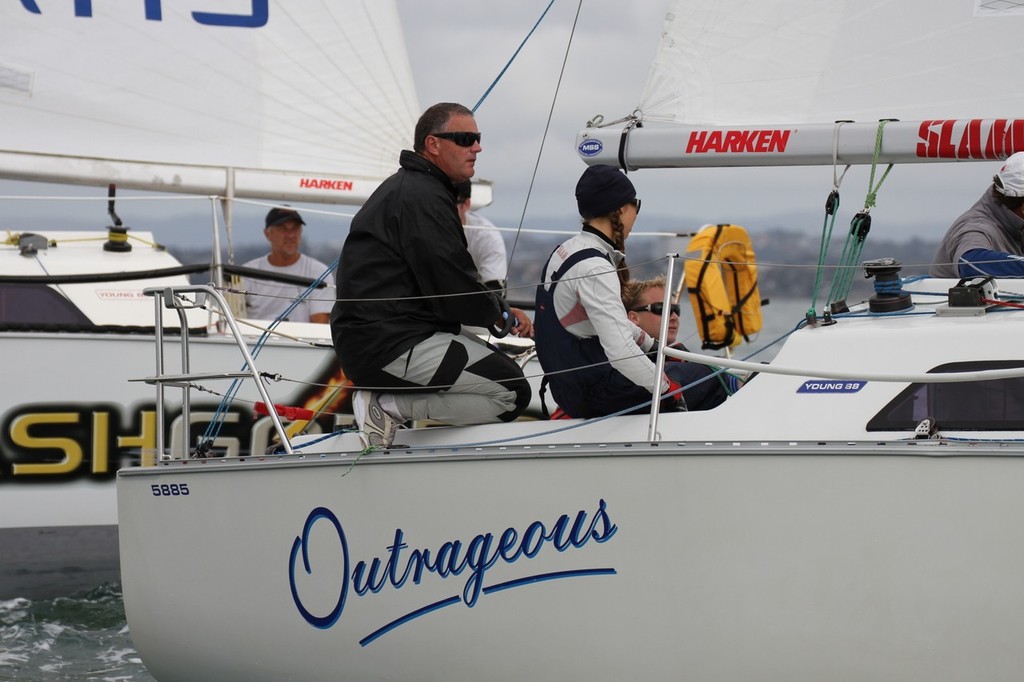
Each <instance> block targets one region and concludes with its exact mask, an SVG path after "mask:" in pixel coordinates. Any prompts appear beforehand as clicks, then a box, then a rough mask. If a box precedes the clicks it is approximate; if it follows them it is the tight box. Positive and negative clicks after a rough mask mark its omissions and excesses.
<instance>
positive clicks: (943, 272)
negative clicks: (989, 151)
mask: <svg viewBox="0 0 1024 682" xmlns="http://www.w3.org/2000/svg"><path fill="white" fill-rule="evenodd" d="M928 274H930V275H931V276H932V277H956V278H961V277H979V276H982V277H1024V152H1017V153H1016V154H1014V155H1012V156H1011V157H1010V158H1008V159H1007V160H1006V162H1005V163H1004V164H1003V166H1002V167H1001V168H1000V169H999V172H998V173H996V174H995V176H994V177H993V178H992V186H991V187H990V188H986V190H985V193H984V194H982V195H981V198H980V199H978V201H977V202H975V204H974V206H972V207H971V208H969V209H968V210H967V211H966V212H965V213H964V214H963V215H961V216H960V217H959V218H957V219H956V220H955V221H954V222H953V224H952V225H951V226H950V228H949V230H947V232H946V235H945V236H944V237H943V238H942V241H941V242H940V243H939V248H938V250H937V251H936V253H935V258H934V259H933V260H932V266H931V268H930V269H929V273H928Z"/></svg>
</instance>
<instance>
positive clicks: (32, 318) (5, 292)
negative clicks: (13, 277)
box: [0, 284, 92, 327]
mask: <svg viewBox="0 0 1024 682" xmlns="http://www.w3.org/2000/svg"><path fill="white" fill-rule="evenodd" d="M0 324H3V325H5V326H7V325H10V326H37V325H38V326H47V327H49V326H53V325H62V326H63V325H75V326H82V325H91V324H92V323H91V322H90V320H89V318H88V317H86V316H85V314H84V313H83V312H82V311H81V310H79V309H78V308H77V307H76V306H75V305H74V304H72V303H71V302H70V301H69V300H68V299H66V298H64V297H63V296H62V295H61V294H60V292H58V291H56V290H54V289H51V288H50V287H48V286H46V285H45V284H0Z"/></svg>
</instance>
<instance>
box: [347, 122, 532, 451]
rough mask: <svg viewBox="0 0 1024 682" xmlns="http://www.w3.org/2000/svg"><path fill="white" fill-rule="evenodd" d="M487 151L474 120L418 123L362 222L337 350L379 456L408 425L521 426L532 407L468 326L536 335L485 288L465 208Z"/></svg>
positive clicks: (355, 231)
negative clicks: (460, 197)
mask: <svg viewBox="0 0 1024 682" xmlns="http://www.w3.org/2000/svg"><path fill="white" fill-rule="evenodd" d="M481 151H482V147H481V146H480V132H479V129H478V128H477V125H476V121H475V120H474V118H473V114H472V112H471V111H470V110H469V109H467V108H466V107H464V106H462V105H460V104H450V103H442V104H436V105H434V106H432V107H430V108H429V109H427V111H426V112H424V113H423V115H422V116H421V117H420V119H419V121H418V122H417V124H416V132H415V141H414V147H413V150H412V151H409V150H404V151H403V152H402V154H401V157H400V165H401V168H400V169H399V170H398V172H397V173H395V174H394V175H392V176H391V177H390V178H388V179H387V180H385V181H384V182H383V183H381V185H380V187H378V188H377V190H376V191H374V193H373V194H372V195H371V196H370V198H369V199H368V200H367V201H366V203H365V204H364V205H363V207H362V208H361V209H360V210H359V212H358V213H356V215H355V217H354V218H353V219H352V225H351V228H350V231H349V235H348V237H347V238H346V240H345V245H344V247H343V248H342V250H341V261H340V263H339V265H338V299H339V300H338V302H337V303H336V304H335V306H334V310H333V311H332V313H331V331H332V335H333V338H334V347H335V350H336V351H337V353H338V357H339V358H340V360H341V366H342V368H343V369H344V370H345V374H346V375H347V376H348V377H349V378H351V379H352V380H353V381H354V382H355V383H356V385H357V386H360V387H366V389H365V390H357V391H356V392H355V393H354V394H353V400H352V402H353V410H354V412H355V415H356V420H357V422H358V423H359V427H360V429H361V431H362V433H363V434H364V439H365V442H366V445H367V446H368V447H378V448H387V447H389V446H390V445H391V442H392V440H393V439H394V434H395V429H396V428H397V426H398V424H400V423H401V422H404V421H406V420H409V419H414V420H418V419H431V420H435V421H439V422H443V423H447V424H478V423H486V422H497V421H511V420H513V419H515V418H516V417H518V416H519V415H520V414H521V413H522V411H523V410H524V409H525V408H526V406H527V405H528V404H529V401H530V386H529V383H528V382H527V381H526V379H525V378H524V377H523V372H522V370H521V369H520V368H519V366H518V365H517V364H516V363H515V362H513V361H512V360H511V359H510V358H509V357H507V356H506V355H505V354H503V353H501V352H500V351H499V350H497V349H496V348H494V347H493V346H490V345H488V344H485V343H484V342H483V341H481V340H480V339H479V338H478V337H476V336H474V335H471V334H463V333H461V327H462V325H468V326H476V327H487V326H499V327H500V326H503V324H504V319H505V316H506V315H514V316H515V318H516V321H517V322H518V323H519V326H518V327H517V328H516V329H517V330H518V333H520V334H529V333H530V332H531V329H532V326H531V323H530V321H529V318H527V317H526V316H525V315H524V314H523V313H522V312H521V311H517V310H514V311H510V309H509V308H508V306H507V304H506V303H505V302H504V301H503V300H502V299H501V298H499V297H498V295H497V294H496V293H495V292H493V291H491V290H489V289H488V288H487V287H485V286H484V285H483V284H481V283H480V282H479V280H478V275H477V270H476V267H475V266H474V265H473V259H472V257H471V256H470V255H469V251H467V249H466V238H465V235H464V233H463V229H462V223H461V221H460V220H459V214H458V210H457V208H456V203H455V197H456V190H455V184H456V183H459V182H463V181H465V180H468V179H469V178H471V177H472V176H473V174H474V166H475V163H476V156H477V154H479V153H480V152H481Z"/></svg>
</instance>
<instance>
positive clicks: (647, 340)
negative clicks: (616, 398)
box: [544, 232, 668, 392]
mask: <svg viewBox="0 0 1024 682" xmlns="http://www.w3.org/2000/svg"><path fill="white" fill-rule="evenodd" d="M583 249H598V250H600V251H601V252H602V253H606V254H608V255H609V256H610V257H611V259H612V263H615V264H616V265H615V266H613V265H612V263H609V262H608V261H607V260H605V259H604V258H585V259H584V260H582V261H580V262H579V263H577V264H575V265H574V266H572V267H571V268H569V270H568V271H567V272H566V273H565V274H564V275H562V278H561V279H560V280H559V281H558V286H557V287H555V297H554V305H555V314H556V315H557V316H558V319H559V321H561V323H562V326H563V327H565V328H566V329H567V330H568V331H569V333H571V334H573V335H574V336H578V337H580V338H589V337H593V336H596V337H598V339H599V341H600V342H601V348H603V349H604V353H605V355H607V356H608V359H609V360H610V361H611V362H612V366H613V367H615V369H617V370H618V371H619V372H621V373H622V374H623V375H624V376H625V377H626V378H628V379H629V380H630V381H632V382H633V383H635V384H637V385H638V386H643V387H644V388H646V389H648V390H650V389H651V387H652V386H654V376H655V374H654V372H655V367H654V363H653V362H651V361H650V359H649V358H648V357H647V356H646V355H645V354H644V353H646V352H647V351H649V350H651V349H653V348H654V345H655V340H654V338H652V337H651V336H649V335H648V334H647V332H645V331H644V330H643V329H640V327H638V326H636V325H635V324H633V323H632V322H630V320H629V318H628V317H627V316H626V309H625V307H623V305H622V298H621V293H620V292H621V289H620V286H619V276H618V273H617V272H616V270H615V268H616V267H617V266H618V264H620V263H621V262H622V260H623V258H624V255H623V253H622V252H621V251H618V250H617V249H615V248H614V247H613V246H612V245H611V244H610V243H609V242H608V241H606V240H605V239H604V238H603V237H601V236H599V235H596V234H593V233H591V232H581V233H579V234H577V235H575V236H573V237H571V238H570V239H568V240H567V241H565V242H563V243H562V245H561V246H559V247H558V249H556V250H555V253H554V254H553V255H552V256H551V260H550V261H549V263H548V270H547V272H545V273H544V282H545V285H547V283H550V282H551V276H552V275H553V274H554V273H555V272H556V271H557V270H558V269H559V268H560V267H562V264H563V263H564V262H565V261H566V260H567V259H568V258H569V257H570V256H571V255H572V254H574V253H576V252H577V251H582V250H583ZM667 389H668V380H667V379H665V377H664V376H663V377H662V381H661V390H660V392H664V391H665V390H667Z"/></svg>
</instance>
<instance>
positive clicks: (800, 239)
mask: <svg viewBox="0 0 1024 682" xmlns="http://www.w3.org/2000/svg"><path fill="white" fill-rule="evenodd" d="M563 239H564V236H563V235H558V236H554V235H553V236H550V237H549V236H543V235H536V234H524V235H522V236H520V238H519V241H518V243H517V244H516V252H515V255H514V257H513V262H512V267H511V270H510V273H509V278H508V279H509V284H510V286H512V287H514V289H513V290H512V291H511V292H510V297H511V298H512V299H513V300H516V301H523V300H527V301H528V300H531V299H532V298H533V288H532V287H533V286H534V285H535V284H536V283H537V281H538V279H539V276H540V269H541V267H542V265H543V263H544V261H545V260H546V259H547V257H548V255H549V254H550V253H551V250H552V249H553V248H554V247H555V246H556V245H558V244H559V243H560V242H561V241H562V240H563ZM845 239H846V233H845V230H843V231H838V230H837V234H834V235H833V239H832V242H831V244H830V247H829V257H828V262H829V263H831V264H834V263H836V262H837V261H838V259H839V257H840V255H841V254H842V251H843V244H844V241H845ZM687 241H688V240H683V239H668V238H659V239H636V240H630V242H629V252H628V258H627V261H628V263H629V264H630V269H631V274H632V275H633V276H634V277H638V278H646V277H653V276H655V275H657V274H660V273H663V272H664V256H665V254H666V253H669V252H685V250H686V245H687ZM751 242H752V243H753V245H754V250H755V252H756V254H757V261H758V264H759V265H758V279H759V284H760V290H761V296H762V297H764V298H778V299H794V298H796V299H799V298H805V297H807V296H809V295H810V293H811V290H812V288H813V286H814V278H815V268H814V266H815V264H816V263H817V261H818V251H819V245H820V238H819V237H817V236H816V235H810V234H807V233H803V232H797V231H793V230H785V229H771V230H761V231H752V232H751ZM937 247H938V241H936V240H927V239H920V238H912V239H909V240H904V241H895V240H886V239H877V238H876V239H872V237H871V235H870V234H869V235H868V238H867V240H866V241H865V244H864V250H863V253H862V258H861V259H860V260H861V261H865V260H873V259H876V258H882V257H892V258H895V259H896V260H898V261H900V262H901V263H902V264H903V265H904V270H903V273H902V274H903V276H904V277H906V276H912V275H921V274H926V273H927V269H928V264H929V263H931V260H932V256H933V255H934V254H935V250H936V248H937ZM170 250H171V251H172V252H173V253H174V254H175V255H176V256H177V257H178V258H179V259H180V260H181V261H182V262H183V263H197V262H202V261H205V260H208V259H209V250H203V249H196V248H192V247H174V246H172V247H171V248H170ZM304 251H305V252H306V253H308V254H309V255H311V256H313V257H314V258H317V259H319V260H321V261H323V262H325V263H330V262H332V261H334V259H336V258H337V257H338V250H337V247H336V246H326V245H319V246H318V245H316V244H308V243H307V244H304ZM262 253H266V248H265V246H264V245H263V244H260V243H249V244H243V245H237V244H236V245H235V262H236V263H238V264H241V263H244V262H246V261H247V260H250V259H252V258H255V257H257V256H259V255H260V254H262ZM676 271H677V273H678V272H679V269H678V268H677V270H676ZM831 276H832V270H831V269H830V270H829V271H828V272H827V273H826V276H825V279H824V282H823V284H822V288H823V289H824V290H825V292H827V288H828V286H829V285H830V283H831ZM854 282H855V285H854V286H855V289H854V291H855V292H857V295H858V296H860V295H866V294H867V293H869V292H870V283H869V282H866V281H864V276H863V272H859V273H857V275H856V276H855V278H854Z"/></svg>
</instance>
